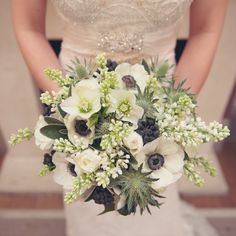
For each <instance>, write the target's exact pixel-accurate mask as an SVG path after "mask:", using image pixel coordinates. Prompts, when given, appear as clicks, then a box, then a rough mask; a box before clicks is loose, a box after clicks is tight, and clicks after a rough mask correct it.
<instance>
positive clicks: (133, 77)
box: [115, 63, 149, 92]
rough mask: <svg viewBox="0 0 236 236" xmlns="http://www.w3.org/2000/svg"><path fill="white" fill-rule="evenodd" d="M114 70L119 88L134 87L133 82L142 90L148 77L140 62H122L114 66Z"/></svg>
mask: <svg viewBox="0 0 236 236" xmlns="http://www.w3.org/2000/svg"><path fill="white" fill-rule="evenodd" d="M115 72H116V74H117V75H118V79H119V81H120V87H121V88H126V89H135V84H137V85H138V86H139V87H140V89H141V91H142V92H143V91H144V89H145V87H146V82H147V80H148V79H149V75H148V73H147V71H146V70H145V69H144V67H143V66H142V65H140V64H135V65H131V64H129V63H122V64H120V65H118V66H117V67H116V69H115Z"/></svg>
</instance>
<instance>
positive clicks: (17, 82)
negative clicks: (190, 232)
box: [0, 0, 236, 236]
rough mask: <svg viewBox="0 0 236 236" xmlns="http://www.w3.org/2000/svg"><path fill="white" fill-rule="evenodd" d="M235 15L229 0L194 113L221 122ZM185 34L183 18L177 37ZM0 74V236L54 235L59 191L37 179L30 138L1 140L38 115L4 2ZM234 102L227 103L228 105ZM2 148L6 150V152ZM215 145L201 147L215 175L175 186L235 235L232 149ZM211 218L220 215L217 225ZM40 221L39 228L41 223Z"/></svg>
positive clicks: (51, 19) (57, 28)
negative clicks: (200, 184) (202, 183)
mask: <svg viewBox="0 0 236 236" xmlns="http://www.w3.org/2000/svg"><path fill="white" fill-rule="evenodd" d="M235 13H236V0H229V6H228V12H227V17H226V22H225V27H224V31H223V35H222V38H221V41H220V44H219V47H218V50H217V53H216V57H215V60H214V64H213V67H212V70H211V72H210V75H209V79H208V80H207V82H206V84H205V86H204V88H203V90H202V91H201V93H200V94H199V97H198V100H199V107H200V109H199V113H200V115H201V116H202V117H203V118H204V119H205V120H206V121H210V120H218V121H222V119H223V117H224V114H225V110H226V107H227V105H228V103H229V100H230V97H231V96H232V91H233V87H234V83H235V76H236V60H235V55H236V21H235ZM47 15H48V17H47V35H48V38H49V39H60V38H61V35H62V32H63V23H62V22H61V21H60V19H59V18H58V17H57V15H56V13H55V11H54V9H53V8H52V6H51V5H50V4H49V6H48V13H47ZM187 36H188V20H187V16H186V20H185V22H184V24H183V27H182V29H181V32H180V34H179V37H180V38H186V37H187ZM0 75H1V86H0V111H1V115H0V130H1V132H0V134H1V135H0V147H1V148H0V163H1V164H0V168H1V169H0V235H3V236H8V235H11V236H14V235H16V234H14V230H13V228H14V227H13V228H12V227H10V225H12V224H14V225H15V226H16V227H15V228H16V229H18V230H21V231H18V232H15V233H19V232H20V233H22V234H21V235H25V236H27V235H31V236H36V235H46V236H47V235H51V234H49V233H50V232H53V234H56V232H55V227H54V226H57V227H56V228H57V229H58V232H57V235H59V236H60V235H65V225H64V214H63V203H62V191H61V189H60V188H59V187H58V186H57V185H56V184H54V183H53V181H52V179H51V177H50V176H49V177H45V178H41V177H39V176H38V175H37V173H38V171H39V168H40V164H41V162H42V153H41V152H40V151H39V150H38V149H37V148H36V147H35V146H34V144H33V142H30V143H23V144H22V145H20V146H17V147H16V148H14V149H10V148H8V147H7V143H6V142H7V140H8V138H9V136H10V134H11V133H14V132H15V131H16V130H17V129H18V128H19V127H30V128H33V127H34V124H35V121H36V119H37V118H38V115H39V113H40V106H39V103H38V92H37V89H36V88H35V85H34V83H33V81H32V79H31V76H30V74H29V72H28V70H27V68H26V65H25V63H24V61H23V58H22V56H21V54H20V52H19V49H18V47H17V44H16V40H15V37H14V33H13V29H12V25H11V19H10V1H9V0H1V2H0ZM234 104H235V103H232V104H231V105H230V106H231V107H233V106H235V105H234ZM230 118H231V117H230V116H228V117H227V119H228V120H226V122H228V123H230ZM231 123H232V120H231ZM1 137H2V138H1ZM4 140H5V142H4ZM4 143H5V145H4ZM232 143H234V141H232ZM232 143H231V144H230V145H231V146H232ZM4 146H5V147H6V148H7V153H6V154H4V151H5V148H4ZM231 146H230V147H229V146H227V150H231V149H230V148H231ZM217 147H218V148H217V149H216V148H215V147H213V146H211V145H207V146H204V147H203V149H202V151H203V152H204V153H205V154H206V155H208V156H209V157H210V159H211V160H212V161H213V162H214V163H215V164H216V166H217V168H218V173H219V174H218V176H217V177H216V178H207V180H206V182H207V186H206V187H204V188H202V189H197V188H195V187H193V186H192V185H191V184H189V183H186V182H185V181H182V182H181V183H180V184H179V189H180V192H181V195H182V197H183V199H185V200H188V201H189V202H191V203H193V204H194V205H195V206H197V207H199V209H200V211H202V212H204V214H206V215H207V216H209V218H210V219H211V220H212V222H213V224H215V225H217V226H218V228H219V231H220V232H221V233H222V235H224V236H228V235H231V234H229V233H233V234H232V235H236V229H235V228H234V227H235V226H234V223H236V211H234V209H233V210H232V209H231V208H234V207H235V206H236V198H235V200H234V197H236V184H235V181H236V179H235V178H234V177H235V176H236V175H234V174H230V176H229V173H226V172H227V171H226V170H227V169H229V170H230V171H232V172H233V170H234V168H236V162H233V161H232V158H233V157H234V154H235V152H234V150H233V151H231V152H230V153H227V152H226V151H224V148H225V147H224V146H223V145H221V146H220V145H218V146H217ZM1 150H2V151H1ZM217 150H218V151H217ZM222 150H223V151H222ZM232 153H233V154H232ZM226 156H227V157H226ZM228 156H230V157H228ZM225 160H226V161H225ZM222 163H223V164H222ZM227 163H228V164H227ZM230 167H231V169H232V170H231V169H230ZM234 179H235V180H234ZM234 187H235V188H234ZM232 192H233V193H232ZM234 194H235V195H234ZM234 204H235V205H234ZM9 209H11V210H10V211H9ZM230 209H231V210H232V211H231V210H230ZM229 210H230V212H229ZM229 215H230V216H231V217H229ZM226 216H227V217H226ZM220 217H221V218H220ZM217 219H218V220H219V219H220V220H219V221H220V222H221V225H220V224H219V222H218V221H217ZM222 219H223V220H222ZM26 221H27V222H28V224H26V223H25V222H26ZM222 222H224V223H222ZM42 225H44V227H41V226H42ZM17 226H18V227H17ZM53 228H54V229H53ZM32 229H34V230H33V231H32ZM35 229H37V230H35ZM50 229H51V230H54V231H50ZM226 229H227V230H228V231H227V230H226ZM229 229H230V230H229ZM30 230H31V231H30ZM225 230H226V231H227V232H228V234H226V231H225ZM234 230H235V231H234ZM3 232H4V233H3ZM18 235H19V234H18Z"/></svg>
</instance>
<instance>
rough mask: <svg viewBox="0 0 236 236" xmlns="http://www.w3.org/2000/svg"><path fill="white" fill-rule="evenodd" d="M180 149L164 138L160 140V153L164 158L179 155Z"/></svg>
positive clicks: (174, 143)
mask: <svg viewBox="0 0 236 236" xmlns="http://www.w3.org/2000/svg"><path fill="white" fill-rule="evenodd" d="M179 147H180V146H179V145H178V144H177V143H176V142H174V141H172V140H168V139H165V138H162V137H161V138H159V144H158V151H159V152H160V154H162V155H163V156H166V155H173V154H175V153H177V152H178V151H179Z"/></svg>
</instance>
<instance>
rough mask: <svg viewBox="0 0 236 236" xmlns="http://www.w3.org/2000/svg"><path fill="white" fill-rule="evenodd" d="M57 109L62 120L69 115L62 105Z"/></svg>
mask: <svg viewBox="0 0 236 236" xmlns="http://www.w3.org/2000/svg"><path fill="white" fill-rule="evenodd" d="M57 109H58V111H59V113H60V115H61V117H62V118H64V117H65V116H66V115H67V113H66V112H65V111H63V110H62V108H61V106H60V105H58V106H57Z"/></svg>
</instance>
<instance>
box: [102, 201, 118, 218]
mask: <svg viewBox="0 0 236 236" xmlns="http://www.w3.org/2000/svg"><path fill="white" fill-rule="evenodd" d="M104 207H105V209H104V211H103V212H102V213H100V214H99V216H100V215H104V214H105V213H107V212H111V211H115V209H116V208H115V203H110V204H106V205H104Z"/></svg>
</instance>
